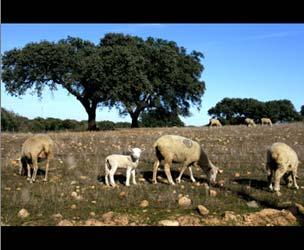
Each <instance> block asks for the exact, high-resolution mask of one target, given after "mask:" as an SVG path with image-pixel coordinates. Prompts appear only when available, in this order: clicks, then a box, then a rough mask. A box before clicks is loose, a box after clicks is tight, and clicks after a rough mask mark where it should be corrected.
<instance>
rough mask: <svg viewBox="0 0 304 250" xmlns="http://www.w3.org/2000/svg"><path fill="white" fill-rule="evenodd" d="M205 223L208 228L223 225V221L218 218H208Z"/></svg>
mask: <svg viewBox="0 0 304 250" xmlns="http://www.w3.org/2000/svg"><path fill="white" fill-rule="evenodd" d="M204 223H205V224H206V225H208V226H218V225H222V224H223V223H222V222H221V220H220V219H218V218H216V217H211V218H207V219H205V220H204Z"/></svg>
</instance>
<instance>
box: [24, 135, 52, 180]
mask: <svg viewBox="0 0 304 250" xmlns="http://www.w3.org/2000/svg"><path fill="white" fill-rule="evenodd" d="M53 149H54V141H53V140H52V139H51V138H50V137H49V136H48V135H44V134H37V135H34V136H32V137H30V138H28V139H27V140H26V141H25V142H24V143H23V145H22V149H21V158H20V169H19V174H20V175H23V174H24V173H25V172H26V169H27V180H28V181H30V183H33V182H35V179H36V175H37V171H38V162H41V161H43V160H46V166H45V176H44V181H47V178H48V171H49V161H50V159H52V158H53ZM31 166H33V168H34V172H33V175H32V176H31Z"/></svg>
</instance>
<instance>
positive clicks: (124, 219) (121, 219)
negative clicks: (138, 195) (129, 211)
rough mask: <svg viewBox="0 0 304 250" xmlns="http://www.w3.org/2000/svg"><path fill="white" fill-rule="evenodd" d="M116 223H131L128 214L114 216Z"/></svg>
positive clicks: (120, 224)
mask: <svg viewBox="0 0 304 250" xmlns="http://www.w3.org/2000/svg"><path fill="white" fill-rule="evenodd" d="M114 222H115V225H118V226H127V225H128V224H129V218H128V216H127V215H117V216H116V217H115V218H114Z"/></svg>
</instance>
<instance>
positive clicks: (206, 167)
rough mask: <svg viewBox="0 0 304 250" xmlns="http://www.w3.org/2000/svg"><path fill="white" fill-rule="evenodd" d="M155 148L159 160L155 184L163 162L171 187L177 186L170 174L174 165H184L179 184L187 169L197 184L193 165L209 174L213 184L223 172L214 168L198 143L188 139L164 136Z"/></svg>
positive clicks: (154, 179) (154, 169) (154, 173)
mask: <svg viewBox="0 0 304 250" xmlns="http://www.w3.org/2000/svg"><path fill="white" fill-rule="evenodd" d="M153 147H154V149H155V153H156V157H157V160H156V161H155V162H154V165H153V177H152V182H153V183H154V184H156V183H157V181H156V175H157V170H158V167H159V165H160V163H161V161H162V160H164V168H165V173H166V176H167V179H168V181H169V183H170V184H171V185H175V183H174V181H173V180H172V176H171V172H170V167H171V164H172V163H182V164H183V167H182V169H181V171H180V174H179V176H178V177H177V179H176V182H177V183H180V181H181V177H182V175H183V173H184V171H185V170H186V168H187V167H188V169H189V173H190V179H191V181H192V182H195V179H194V177H193V173H192V165H194V166H196V167H201V168H202V170H203V171H205V172H206V173H207V175H208V182H209V183H211V184H214V183H215V180H216V176H217V174H218V173H221V172H222V170H220V169H219V168H217V167H216V166H214V165H213V164H212V162H211V161H210V160H209V159H208V157H207V155H206V153H205V152H204V150H203V148H202V146H200V145H199V143H198V142H195V141H192V140H190V139H188V138H185V137H182V136H178V135H164V136H161V137H160V138H158V139H157V140H156V142H155V143H154V145H153Z"/></svg>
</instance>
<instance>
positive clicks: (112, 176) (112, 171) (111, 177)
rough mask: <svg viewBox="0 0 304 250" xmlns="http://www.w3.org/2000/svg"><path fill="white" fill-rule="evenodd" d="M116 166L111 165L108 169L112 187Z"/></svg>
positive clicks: (113, 185)
mask: <svg viewBox="0 0 304 250" xmlns="http://www.w3.org/2000/svg"><path fill="white" fill-rule="evenodd" d="M116 170H117V166H112V169H111V170H110V183H111V185H112V187H115V180H114V175H115V173H116Z"/></svg>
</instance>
